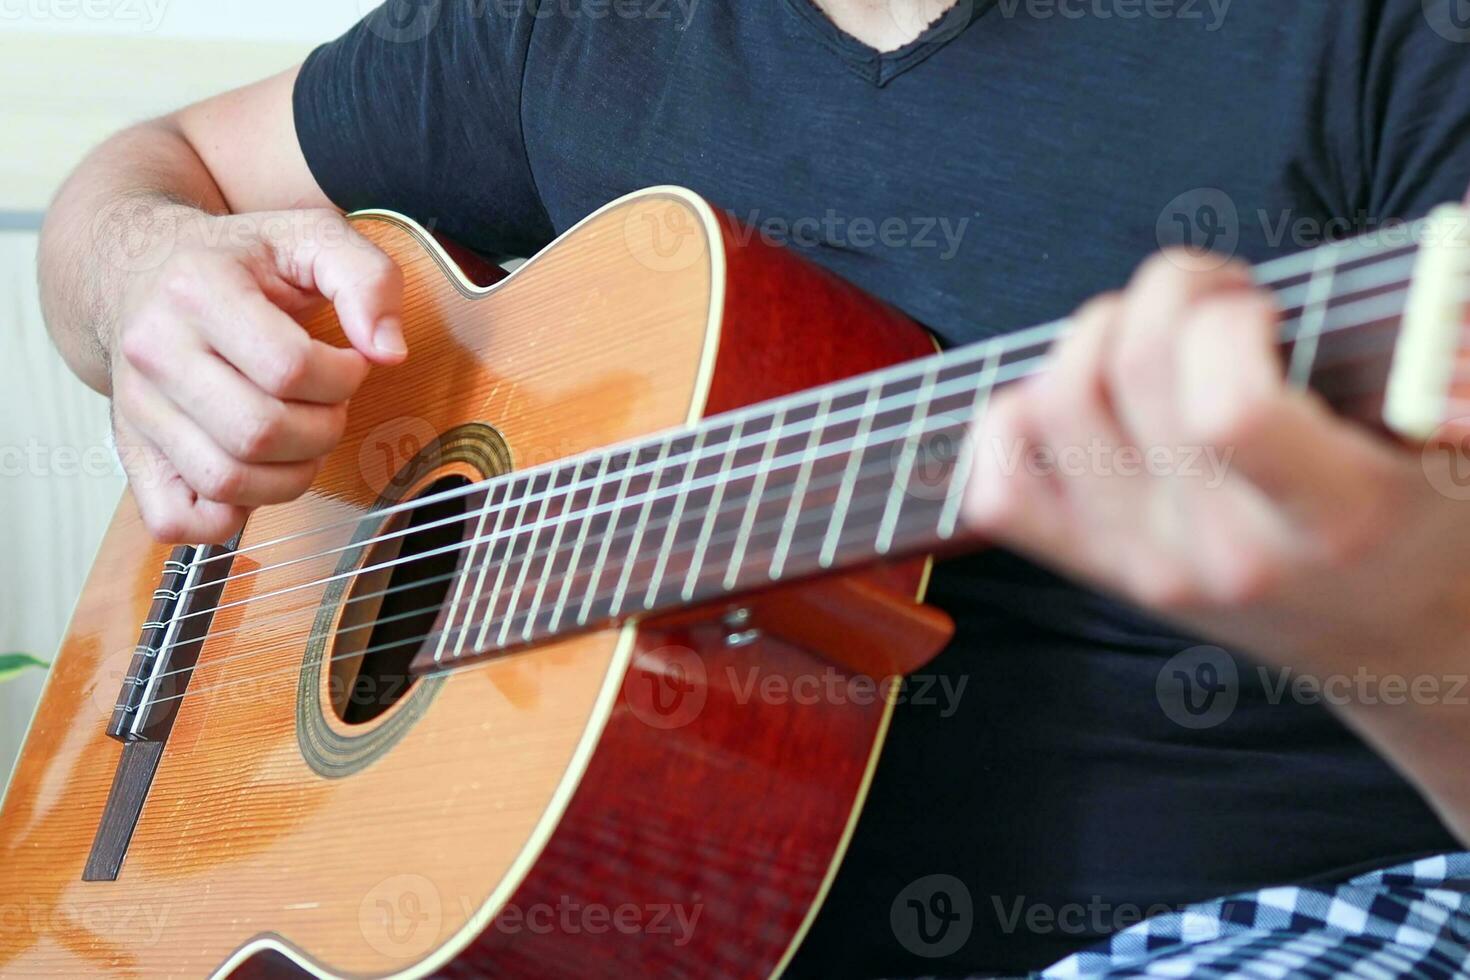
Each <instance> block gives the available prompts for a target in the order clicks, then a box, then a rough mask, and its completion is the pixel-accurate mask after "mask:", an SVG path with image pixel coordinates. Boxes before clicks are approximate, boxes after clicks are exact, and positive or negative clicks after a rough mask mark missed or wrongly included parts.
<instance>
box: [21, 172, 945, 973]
mask: <svg viewBox="0 0 1470 980" xmlns="http://www.w3.org/2000/svg"><path fill="white" fill-rule="evenodd" d="M356 221H357V227H358V228H359V229H360V230H361V231H362V232H363V233H364V234H366V235H367V236H368V237H370V238H371V239H372V240H374V241H375V242H376V243H377V244H378V245H379V246H381V247H382V248H384V249H385V250H386V251H387V252H388V253H389V254H390V255H392V256H393V257H394V258H395V259H396V260H397V261H398V262H399V264H400V265H401V266H402V268H403V270H404V274H405V277H406V296H407V315H406V324H405V327H406V330H405V332H406V334H407V339H408V343H409V349H410V351H411V356H410V358H409V359H408V361H407V362H406V364H404V365H403V366H401V367H398V368H395V369H391V370H379V371H376V372H375V373H374V374H373V376H372V377H371V378H370V379H369V380H368V381H367V383H366V384H365V385H364V387H363V388H362V390H361V391H360V392H359V394H358V395H357V397H356V398H354V400H353V402H352V406H351V417H350V424H349V431H348V434H347V437H346V439H345V441H344V442H343V444H342V445H341V447H340V448H339V449H338V450H337V451H336V452H335V453H334V454H333V456H332V457H331V458H330V460H329V461H328V463H327V465H326V466H325V468H324V469H323V471H322V473H321V475H320V476H319V478H318V480H317V482H316V484H315V486H314V487H313V489H312V491H311V492H310V493H309V494H308V495H307V496H306V497H304V498H302V499H301V500H299V501H297V502H295V503H292V504H289V505H284V506H279V507H272V508H268V509H265V510H262V511H260V512H258V513H257V514H256V515H254V516H253V517H252V519H251V521H250V523H249V525H248V526H247V528H246V530H245V533H244V536H243V538H242V540H241V541H240V543H239V551H238V555H237V557H236V558H235V561H234V567H233V573H232V574H233V575H234V576H238V578H232V579H231V580H229V581H227V582H226V583H225V585H224V592H223V595H222V597H221V600H220V603H219V604H220V609H219V611H218V612H217V613H216V614H215V615H214V617H213V623H212V624H211V626H210V635H209V636H208V638H207V639H206V640H205V641H204V645H203V648H202V654H201V655H200V659H199V662H198V666H197V668H196V669H195V670H194V672H193V675H192V678H191V679H190V680H189V682H188V688H187V692H186V694H185V695H184V696H182V697H180V698H179V699H178V701H177V706H176V707H177V711H176V717H175V719H174V725H173V728H172V731H171V733H170V734H169V735H168V738H167V740H166V742H165V743H164V744H163V746H162V749H161V756H160V757H159V758H158V759H157V767H156V772H152V773H151V775H150V776H149V777H148V778H149V784H148V786H147V790H146V802H145V803H144V804H143V806H142V809H141V813H140V815H139V816H138V818H137V820H136V825H135V826H134V827H132V828H131V829H130V839H129V841H128V843H127V845H126V856H125V858H124V859H123V860H122V863H121V866H120V869H119V870H118V871H117V873H116V875H115V879H114V880H84V877H86V876H87V874H86V872H87V868H88V863H89V857H90V856H91V855H92V854H93V850H94V844H96V838H97V833H98V828H99V825H100V823H101V821H102V817H103V814H104V811H106V810H107V808H108V807H109V801H110V799H112V794H114V792H115V790H114V783H115V781H119V780H121V781H125V780H127V779H129V778H133V777H131V776H130V775H129V773H128V771H127V770H126V769H125V770H124V772H123V774H122V775H121V776H120V775H119V767H120V764H121V763H123V762H124V753H125V749H124V746H123V745H122V744H121V743H120V742H118V741H115V740H113V739H111V738H109V737H108V735H107V734H106V731H105V729H106V726H107V723H108V719H109V716H110V714H111V712H112V711H113V707H114V704H115V702H116V701H117V699H118V696H119V687H120V685H121V683H122V681H123V679H124V676H125V674H126V672H127V669H128V664H129V660H130V658H131V657H132V655H133V650H134V647H135V646H136V645H137V644H138V641H139V640H138V638H139V629H140V625H141V624H143V623H144V622H146V621H147V620H148V618H149V613H150V605H151V603H152V602H153V601H154V593H155V590H157V589H158V588H159V577H160V571H161V569H162V567H163V564H164V562H165V561H166V560H168V559H169V556H170V549H169V548H168V547H165V546H162V545H159V544H157V543H155V542H153V541H152V540H151V539H150V538H149V536H148V535H147V533H146V532H145V530H144V528H143V526H142V524H141V522H140V520H139V517H138V513H137V510H136V508H135V506H134V504H133V502H132V500H131V497H127V498H125V499H124V500H123V502H122V504H121V506H120V508H119V510H118V513H117V516H116V518H115V519H114V521H113V523H112V526H111V528H110V530H109V531H108V533H107V536H106V538H105V539H104V541H103V544H102V547H101V551H100V553H99V555H98V557H97V561H96V565H95V567H94V569H93V571H92V574H91V577H90V578H89V580H88V584H87V587H86V591H85V592H84V594H83V595H82V597H81V599H80V601H79V603H78V605H77V608H76V612H75V614H74V617H73V620H72V623H71V626H70V629H69V631H68V633H67V635H66V638H65V641H64V642H63V644H62V647H61V650H60V652H59V654H58V655H57V658H56V662H55V666H54V668H53V670H52V672H51V677H50V679H49V681H48V684H47V687H46V691H45V694H44V696H43V698H42V702H41V705H40V708H39V710H38V713H37V715H36V718H35V721H34V723H33V726H32V729H31V732H30V736H29V738H28V741H27V743H26V747H25V751H24V754H23V756H22V758H21V761H20V763H19V766H18V768H17V769H16V772H15V774H14V776H13V778H12V781H11V784H10V786H9V789H8V792H7V795H6V798H5V804H4V809H3V812H0V880H3V894H0V974H3V975H5V976H29V975H52V976H65V977H76V976H91V975H98V974H106V975H117V976H130V977H148V978H152V977H163V976H176V977H208V976H216V975H242V976H245V975H276V974H282V975H320V976H350V977H379V976H390V975H391V976H409V977H417V976H424V975H443V976H537V977H541V976H548V977H569V978H570V977H579V978H580V977H589V976H608V975H610V976H625V975H642V974H645V973H657V974H660V975H674V976H696V975H697V976H764V975H770V974H772V973H775V972H779V970H780V969H781V968H782V967H783V966H784V964H785V962H786V961H787V960H788V959H789V956H790V955H791V953H792V952H793V951H794V949H795V947H796V945H797V943H798V942H799V941H800V939H801V937H802V935H803V934H804V932H805V930H806V928H807V926H808V925H809V924H810V922H811V919H812V917H813V916H814V915H815V913H816V909H817V908H818V907H819V906H820V903H821V901H822V898H823V896H824V894H825V891H826V888H827V886H828V885H829V884H830V881H831V878H832V875H833V874H834V873H835V870H836V867H837V864H838V862H839V861H840V859H841V857H842V854H843V850H844V848H845V846H846V842H847V840H848V838H849V836H850V834H851V831H852V828H853V825H854V823H855V821H856V818H857V813H858V810H859V808H860V807H861V804H862V801H863V797H864V794H865V792H866V789H867V786H868V783H869V780H870V779H871V777H872V773H873V769H874V767H875V765H876V761H877V758H878V754H879V750H880V748H881V745H882V742H883V737H884V732H885V728H886V725H887V722H888V718H889V715H890V713H891V710H892V708H891V698H888V697H884V696H882V695H883V690H884V689H883V688H881V687H880V688H879V689H878V693H877V696H871V695H872V694H873V685H871V684H868V683H856V684H852V685H849V686H845V687H842V688H841V689H840V690H841V694H842V696H836V697H832V696H826V697H817V698H812V697H803V696H801V695H802V693H803V692H805V691H811V690H816V691H818V692H823V691H829V690H831V689H832V688H831V678H833V677H834V676H836V677H839V678H845V679H851V678H852V677H853V675H871V676H874V677H878V678H883V677H886V676H888V675H890V674H893V673H901V672H903V671H905V670H909V669H912V668H913V667H915V666H917V665H918V664H919V663H922V661H923V660H924V659H925V658H926V657H927V656H929V655H932V654H933V653H934V652H936V651H937V649H938V647H939V646H941V645H942V643H943V642H944V639H945V638H946V636H947V631H946V630H945V628H944V622H943V621H942V617H938V616H937V614H932V612H931V611H928V610H926V609H925V608H924V607H922V606H919V605H918V604H917V599H918V598H919V597H920V596H921V594H922V589H923V579H924V575H925V573H926V570H927V563H926V562H922V561H919V562H915V561H907V562H904V563H900V564H893V565H879V566H873V567H871V568H870V569H869V570H866V571H861V572H857V573H851V574H849V575H847V576H845V577H843V578H840V579H826V580H820V581H815V582H810V583H803V584H796V585H783V586H782V587H781V588H780V589H773V590H770V591H766V592H762V593H759V594H757V595H754V596H749V597H747V598H746V599H745V600H744V601H741V602H739V603H730V602H726V603H722V604H720V605H717V606H712V607H705V608H694V609H688V610H684V611H682V612H680V613H679V614H677V615H665V616H663V617H659V618H651V619H646V620H642V621H634V622H630V623H628V624H625V625H622V626H619V627H617V628H603V629H600V630H595V631H591V632H586V633H582V634H579V635H574V636H571V637H570V638H562V639H558V640H555V641H554V642H548V643H543V644H541V645H538V646H532V647H530V648H528V649H524V650H520V651H517V652H514V653H513V654H511V655H507V656H503V657H498V658H495V659H492V660H489V661H487V662H484V663H481V664H478V665H476V666H474V667H473V668H471V669H466V670H463V671H457V672H452V673H447V674H442V675H435V676H430V677H420V678H417V679H411V678H409V677H408V676H407V675H405V674H400V675H399V676H398V677H396V678H379V679H378V680H380V681H382V682H383V685H382V687H381V688H380V689H377V690H376V695H375V696H376V697H377V699H378V701H377V704H376V707H375V709H374V712H368V713H370V714H372V715H373V716H372V717H370V718H366V719H364V718H362V717H355V716H351V715H350V712H349V713H344V709H342V708H341V704H342V701H343V698H344V693H343V691H344V688H343V686H342V685H343V684H345V685H346V689H347V690H351V691H355V690H356V689H357V688H356V686H355V685H356V681H357V679H356V678H354V677H353V676H352V675H351V673H350V671H349V673H347V674H344V673H342V671H343V670H347V669H348V668H343V667H342V666H341V664H342V663H348V662H351V658H348V657H345V656H342V655H341V654H340V653H337V651H338V650H339V647H338V646H337V645H335V644H339V643H340V642H342V641H341V640H340V639H337V638H336V637H334V636H333V631H334V630H339V629H341V628H342V623H341V621H340V618H341V615H342V614H341V612H340V608H341V606H340V601H341V594H342V592H343V589H344V588H348V587H351V585H352V575H353V569H352V568H348V569H347V571H346V573H345V574H344V575H343V576H342V577H341V578H340V579H339V580H338V581H336V582H334V583H329V584H322V583H321V582H320V581H316V580H320V579H321V578H323V577H324V576H325V575H332V574H333V573H334V571H335V570H336V569H337V563H338V562H339V561H340V560H341V559H342V558H343V555H344V552H343V551H342V550H340V549H345V548H347V547H348V546H349V545H351V544H352V542H353V540H354V539H353V535H354V534H357V533H359V532H360V528H359V526H358V525H357V524H356V523H355V522H354V521H353V519H354V518H358V517H361V516H362V515H365V514H368V513H370V512H372V511H374V510H375V509H378V508H381V507H383V506H384V504H385V503H391V502H393V501H394V500H398V499H406V496H412V495H413V494H414V493H418V492H421V491H422V490H423V488H425V487H428V486H430V485H431V484H433V483H434V482H435V481H438V480H442V479H445V478H449V477H453V476H455V475H459V476H462V477H464V478H467V479H474V478H476V477H477V476H488V475H493V474H494V472H495V471H496V470H497V469H503V468H505V467H507V466H508V467H511V468H515V469H521V468H525V467H530V466H535V465H538V464H541V463H546V462H549V461H552V460H557V459H562V458H565V457H568V456H571V455H573V454H577V453H583V452H586V451H588V450H591V449H595V448H597V447H601V446H606V445H611V444H614V443H618V442H620V441H623V440H627V439H631V438H633V437H637V436H642V435H645V434H648V433H651V432H655V431H659V430H664V429H668V428H671V427H676V426H681V425H685V424H688V423H691V422H693V421H695V420H697V419H699V418H701V417H704V416H706V415H709V414H713V413H716V412H721V411H725V410H728V409H732V408H735V407H738V406H741V405H744V404H748V403H752V402H756V401H759V400H762V399H768V398H772V397H775V396H778V395H781V394H784V393H787V392H791V391H795V390H798V389H803V388H808V387H811V386H814V385H817V384H820V383H822V382H826V381H830V380H832V379H835V378H839V377H844V376H847V375H851V374H855V373H858V372H862V371H868V370H872V369H875V368H878V367H881V366H883V365H885V364H890V363H893V362H896V361H900V360H906V359H910V358H913V357H916V356H919V355H923V354H927V353H929V352H931V351H932V346H931V343H930V341H929V339H928V337H927V336H926V335H925V334H924V333H923V331H922V330H920V329H919V328H918V327H917V326H916V325H914V324H913V323H912V322H910V321H908V320H906V319H905V318H903V317H902V316H901V315H899V314H897V313H896V312H894V311H892V310H890V309H888V308H886V307H884V306H882V305H881V304H879V303H877V302H876V301H874V300H872V299H869V298H867V297H865V296H863V295H862V294H861V293H859V292H858V291H856V290H854V289H852V288H851V287H848V286H845V285H844V284H842V283H841V282H839V281H838V280H836V279H835V278H833V277H831V276H829V275H827V274H825V273H823V272H821V271H819V270H817V269H815V268H814V267H811V266H808V265H806V264H804V263H803V262H801V261H800V260H798V259H796V258H794V257H792V256H790V255H789V254H787V253H784V252H780V251H778V250H775V249H771V248H768V247H765V246H762V245H761V244H760V243H759V242H752V243H750V244H746V245H741V244H738V243H737V241H736V239H735V237H734V236H733V235H732V234H731V232H730V230H729V229H728V228H727V227H726V226H725V225H724V224H723V219H722V218H720V217H717V216H716V214H715V213H714V212H713V211H712V210H711V209H710V208H709V207H708V206H707V205H706V204H705V203H704V202H703V201H701V200H700V199H698V198H697V197H695V196H694V195H692V194H690V193H688V192H685V191H680V190H678V189H674V188H663V189H656V190H652V191H646V192H642V193H639V194H635V195H633V196H631V197H628V198H624V199H623V200H621V201H619V202H615V203H614V204H612V205H609V206H608V207H607V208H604V209H603V210H601V211H599V212H598V213H597V214H595V215H593V216H592V217H590V218H588V219H587V220H586V221H584V222H583V223H582V224H580V225H579V226H577V228H575V229H573V230H572V231H570V232H568V234H567V235H565V236H563V237H562V238H561V239H559V240H558V241H557V242H556V243H555V244H554V245H552V246H551V247H549V248H548V249H547V250H546V251H545V252H543V253H542V254H541V255H540V256H538V257H536V258H535V259H533V260H532V261H531V262H530V263H528V264H527V265H526V266H525V267H523V268H522V269H520V270H518V271H517V272H516V273H515V274H514V275H513V276H512V277H510V278H508V279H506V280H505V281H503V282H501V283H498V284H496V285H493V286H490V287H488V288H481V287H477V286H474V285H472V284H471V282H470V280H469V279H468V278H466V276H465V275H464V274H463V273H462V272H461V271H460V270H459V268H458V267H457V266H455V265H454V263H453V262H452V261H451V260H450V259H449V258H448V255H447V253H446V252H444V251H443V250H442V249H441V248H440V247H439V246H437V245H436V244H435V243H434V242H433V240H432V239H431V238H430V237H429V236H428V235H427V234H426V233H424V232H423V231H422V230H421V229H419V228H417V227H416V226H414V225H412V224H411V223H409V222H407V221H406V220H403V219H400V218H397V217H395V216H391V215H387V214H375V213H374V214H365V215H361V216H358V217H357V219H356ZM308 328H309V329H310V330H311V331H312V332H313V333H315V334H316V335H317V336H319V337H322V338H323V339H328V340H331V341H333V342H338V343H341V342H342V340H341V337H340V332H339V330H338V327H337V325H336V323H335V320H334V319H333V318H332V317H331V316H330V315H329V314H326V315H323V316H322V317H321V318H320V319H318V320H317V321H314V322H312V323H311V324H309V325H308ZM307 528H328V530H327V531H325V532H322V533H320V534H317V535H315V536H314V537H311V538H310V539H309V540H305V539H298V540H287V541H285V542H283V543H281V544H279V545H267V544H266V543H267V542H274V541H276V540H277V539H282V538H287V537H288V536H290V535H293V534H296V533H299V532H300V531H301V530H302V529H307ZM262 545H265V546H264V547H260V546H262ZM253 546H255V550H252V547H253ZM324 548H337V549H339V551H338V552H337V553H336V554H333V555H331V556H330V557H328V558H318V557H314V556H315V555H316V554H317V552H319V551H321V550H322V549H324ZM291 558H297V559H300V561H299V562H298V563H297V564H295V565H290V566H284V567H280V568H266V567H265V566H271V565H277V564H279V563H280V562H282V561H285V560H287V559H291ZM252 569H256V570H260V569H264V570H262V571H259V573H258V574H254V575H243V574H242V573H245V572H249V571H251V570H252ZM302 582H307V583H308V584H309V585H310V587H308V588H290V587H292V586H295V585H297V584H298V583H302ZM247 600H248V601H247ZM348 652H350V650H349V651H348ZM334 654H335V656H336V659H335V661H334ZM772 679H774V680H772ZM802 679H807V680H808V681H810V680H812V679H815V681H816V682H817V684H816V685H815V686H813V685H812V684H810V683H809V684H807V685H806V686H805V687H804V686H803V684H802V683H801V681H802ZM389 680H392V681H394V683H395V689H394V690H391V691H390V690H388V683H387V682H388V681H389ZM773 692H774V693H773ZM865 693H866V695H869V696H864V695H865ZM888 693H889V694H891V693H892V691H891V689H890V690H888ZM131 750H132V747H131V746H130V747H129V748H128V749H127V750H126V751H131Z"/></svg>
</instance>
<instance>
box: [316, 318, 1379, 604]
mask: <svg viewBox="0 0 1470 980" xmlns="http://www.w3.org/2000/svg"><path fill="white" fill-rule="evenodd" d="M1383 298H1385V297H1376V300H1383ZM1389 298H1392V297H1389ZM961 451H963V447H961ZM695 458H697V457H695ZM594 500H595V495H594ZM470 544H473V542H470ZM359 547H366V545H362V544H360V545H359ZM303 588H304V586H303Z"/></svg>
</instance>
